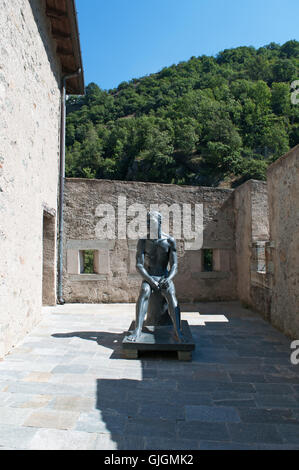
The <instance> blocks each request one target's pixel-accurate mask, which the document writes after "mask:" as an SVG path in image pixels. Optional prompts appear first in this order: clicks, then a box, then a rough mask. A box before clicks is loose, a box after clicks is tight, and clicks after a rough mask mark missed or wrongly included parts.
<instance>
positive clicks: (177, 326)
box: [161, 281, 184, 343]
mask: <svg viewBox="0 0 299 470" xmlns="http://www.w3.org/2000/svg"><path fill="white" fill-rule="evenodd" d="M161 293H162V295H163V296H164V297H165V299H166V301H167V304H168V311H169V315H170V318H171V320H172V323H173V327H174V331H175V334H176V337H177V339H178V341H179V342H180V343H183V342H184V337H183V334H182V331H181V310H180V306H179V303H178V301H177V298H176V295H175V288H174V284H173V282H172V281H171V282H170V283H169V287H168V289H163V290H162V291H161Z"/></svg>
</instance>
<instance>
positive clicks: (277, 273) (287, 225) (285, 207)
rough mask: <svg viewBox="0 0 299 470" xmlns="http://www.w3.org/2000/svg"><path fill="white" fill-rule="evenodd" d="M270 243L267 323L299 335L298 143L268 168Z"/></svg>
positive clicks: (285, 331) (287, 332) (289, 333)
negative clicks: (269, 301) (268, 320)
mask: <svg viewBox="0 0 299 470" xmlns="http://www.w3.org/2000/svg"><path fill="white" fill-rule="evenodd" d="M268 192H269V210H270V236H271V242H272V243H273V249H272V263H273V286H272V303H271V322H272V323H273V325H275V326H276V327H277V328H279V329H280V330H282V331H283V332H284V333H286V334H287V335H289V336H291V337H293V338H295V339H298V338H299V145H297V147H295V148H294V149H292V150H291V151H290V152H289V153H287V154H286V155H284V156H283V157H281V158H280V159H279V160H277V161H276V162H275V163H274V164H273V165H271V166H270V167H269V170H268Z"/></svg>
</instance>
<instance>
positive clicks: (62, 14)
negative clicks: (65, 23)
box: [46, 7, 67, 20]
mask: <svg viewBox="0 0 299 470" xmlns="http://www.w3.org/2000/svg"><path fill="white" fill-rule="evenodd" d="M46 15H47V16H48V17H49V18H55V19H57V20H62V19H64V18H67V12H66V11H63V10H56V8H50V7H47V9H46Z"/></svg>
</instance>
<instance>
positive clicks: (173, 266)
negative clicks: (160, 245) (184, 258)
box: [160, 237, 178, 289]
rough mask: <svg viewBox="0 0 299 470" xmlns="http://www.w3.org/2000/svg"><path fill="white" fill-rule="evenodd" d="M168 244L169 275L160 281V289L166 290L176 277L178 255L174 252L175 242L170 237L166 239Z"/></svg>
mask: <svg viewBox="0 0 299 470" xmlns="http://www.w3.org/2000/svg"><path fill="white" fill-rule="evenodd" d="M168 243H169V267H170V270H169V274H168V276H167V277H166V278H162V279H161V280H160V287H161V288H162V289H167V288H168V287H169V282H170V281H172V279H173V278H174V277H175V276H176V274H177V272H178V255H177V250H176V242H175V239H174V238H172V237H169V238H168Z"/></svg>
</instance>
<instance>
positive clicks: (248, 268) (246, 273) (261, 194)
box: [235, 180, 271, 318]
mask: <svg viewBox="0 0 299 470" xmlns="http://www.w3.org/2000/svg"><path fill="white" fill-rule="evenodd" d="M235 215H236V234H235V237H236V258H237V279H238V281H237V283H238V296H239V298H240V300H241V301H242V302H244V303H245V304H247V305H250V306H251V307H253V308H254V309H255V310H257V311H259V312H260V313H261V314H262V315H263V316H264V317H266V318H268V316H269V309H270V297H271V293H270V290H269V287H270V286H269V274H268V273H266V272H259V269H260V268H259V264H258V262H257V259H256V256H255V250H256V249H257V248H256V244H257V242H267V241H268V240H269V215H268V194H267V185H266V183H264V182H262V181H256V180H250V181H247V182H246V183H244V184H243V185H242V186H240V187H239V188H237V189H236V191H235ZM261 245H262V246H263V243H261ZM264 246H265V244H264Z"/></svg>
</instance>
